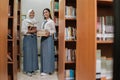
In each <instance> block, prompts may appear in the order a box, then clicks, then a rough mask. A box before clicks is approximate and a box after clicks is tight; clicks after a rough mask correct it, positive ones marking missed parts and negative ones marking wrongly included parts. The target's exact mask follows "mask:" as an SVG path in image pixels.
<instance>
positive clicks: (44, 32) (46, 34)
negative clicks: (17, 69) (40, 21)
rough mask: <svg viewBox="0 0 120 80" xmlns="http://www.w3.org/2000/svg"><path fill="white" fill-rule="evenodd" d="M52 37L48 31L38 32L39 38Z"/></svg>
mask: <svg viewBox="0 0 120 80" xmlns="http://www.w3.org/2000/svg"><path fill="white" fill-rule="evenodd" d="M49 35H50V32H49V31H48V30H44V29H41V30H39V31H38V32H37V36H39V37H40V36H46V37H47V36H49Z"/></svg>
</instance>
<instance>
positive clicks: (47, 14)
mask: <svg viewBox="0 0 120 80" xmlns="http://www.w3.org/2000/svg"><path fill="white" fill-rule="evenodd" d="M43 15H44V17H45V18H46V19H48V18H49V16H50V13H49V11H48V10H44V11H43Z"/></svg>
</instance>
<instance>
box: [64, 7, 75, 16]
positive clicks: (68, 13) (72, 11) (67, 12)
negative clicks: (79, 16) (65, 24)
mask: <svg viewBox="0 0 120 80" xmlns="http://www.w3.org/2000/svg"><path fill="white" fill-rule="evenodd" d="M65 17H66V18H76V9H75V8H74V7H73V6H66V7H65Z"/></svg>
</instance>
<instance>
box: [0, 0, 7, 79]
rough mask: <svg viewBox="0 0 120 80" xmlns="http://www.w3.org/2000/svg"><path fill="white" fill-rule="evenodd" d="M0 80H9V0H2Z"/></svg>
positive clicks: (0, 4)
mask: <svg viewBox="0 0 120 80" xmlns="http://www.w3.org/2000/svg"><path fill="white" fill-rule="evenodd" d="M0 10H1V11H0V26H1V28H2V29H0V44H1V45H2V47H0V52H1V55H0V80H3V79H4V80H8V73H7V57H6V56H7V50H6V48H7V26H8V23H7V22H8V0H4V1H2V0H0Z"/></svg>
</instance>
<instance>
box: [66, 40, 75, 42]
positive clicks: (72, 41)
mask: <svg viewBox="0 0 120 80" xmlns="http://www.w3.org/2000/svg"><path fill="white" fill-rule="evenodd" d="M65 41H66V42H76V40H65Z"/></svg>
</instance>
